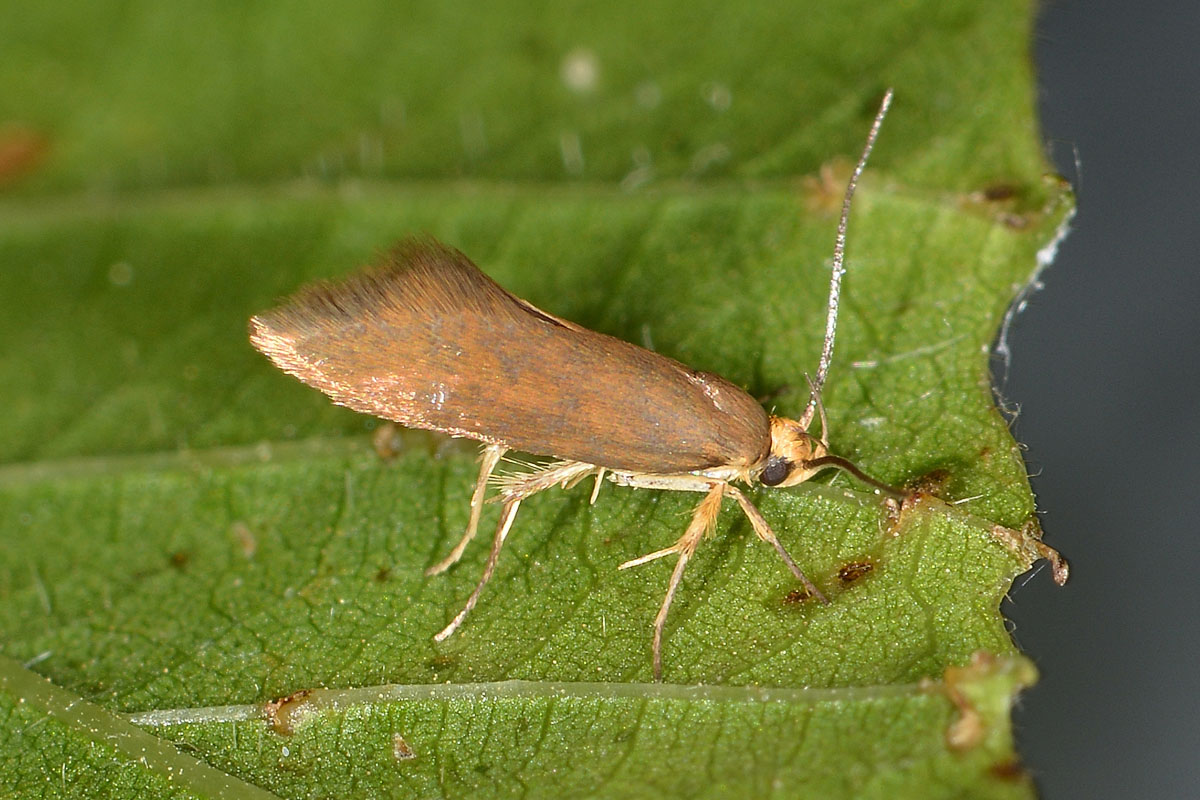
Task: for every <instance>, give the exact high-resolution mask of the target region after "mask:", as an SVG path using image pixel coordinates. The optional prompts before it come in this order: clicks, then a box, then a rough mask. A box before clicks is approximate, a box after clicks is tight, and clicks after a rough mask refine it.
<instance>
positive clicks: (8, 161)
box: [0, 123, 50, 187]
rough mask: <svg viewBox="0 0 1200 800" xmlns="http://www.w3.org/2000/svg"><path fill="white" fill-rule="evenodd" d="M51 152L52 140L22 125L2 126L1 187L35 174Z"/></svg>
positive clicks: (0, 146) (0, 131) (0, 150)
mask: <svg viewBox="0 0 1200 800" xmlns="http://www.w3.org/2000/svg"><path fill="white" fill-rule="evenodd" d="M49 151H50V140H49V139H47V138H46V137H45V136H44V135H42V134H41V133H39V132H38V131H36V130H34V129H33V128H31V127H29V126H27V125H23V124H20V123H7V124H4V125H0V187H3V186H7V185H8V184H11V183H15V182H16V181H18V180H19V179H20V178H22V177H24V176H25V175H28V174H29V173H30V172H33V171H34V170H35V169H36V168H37V167H38V166H40V165H41V163H42V161H44V160H45V158H46V154H47V153H49Z"/></svg>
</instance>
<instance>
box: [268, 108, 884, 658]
mask: <svg viewBox="0 0 1200 800" xmlns="http://www.w3.org/2000/svg"><path fill="white" fill-rule="evenodd" d="M891 99H892V92H891V91H890V90H889V91H888V92H887V94H886V95H885V97H884V99H883V103H882V105H881V106H880V109H879V112H878V113H877V115H876V117H875V121H874V123H873V125H872V126H871V130H870V133H869V135H868V137H867V143H866V146H865V147H864V148H863V152H862V155H861V156H860V158H859V160H858V163H857V165H856V167H855V169H854V172H853V173H852V175H851V177H850V180H849V182H848V184H847V187H846V193H845V197H844V199H843V203H842V213H841V218H840V220H839V223H838V231H837V238H836V242H835V246H834V256H833V268H832V278H831V281H830V296H829V306H828V317H827V321H826V334H825V341H824V346H823V348H822V353H821V360H820V363H819V366H818V369H817V372H816V375H815V377H813V378H812V379H811V380H810V388H811V395H810V400H809V403H808V406H807V407H806V408H805V410H804V413H803V414H802V415H801V416H800V418H799V419H794V420H793V419H787V418H784V417H778V416H774V415H771V414H768V413H767V412H766V411H765V410H764V409H763V408H762V406H761V405H759V403H758V402H757V401H756V400H755V399H754V398H753V397H751V396H750V395H749V394H747V392H746V391H745V390H743V389H742V388H740V387H738V386H736V385H734V384H733V383H731V382H729V381H727V380H725V379H724V378H722V377H720V376H719V375H714V374H712V373H708V372H700V371H698V370H694V369H692V368H690V367H688V366H686V365H684V364H681V363H680V362H678V361H676V360H674V359H671V358H668V357H667V356H664V355H660V354H658V353H654V352H651V351H649V350H646V349H643V348H641V347H638V346H637V345H633V344H630V343H628V342H625V341H622V340H621V339H617V338H615V337H612V336H608V335H605V334H603V333H597V332H595V331H591V330H588V329H587V328H584V327H581V326H579V325H576V324H575V323H573V322H569V321H567V320H565V319H561V318H559V317H556V316H554V315H553V314H549V313H547V312H545V311H542V310H541V309H539V308H536V307H534V306H533V305H532V304H530V303H528V302H526V301H525V300H522V299H521V298H519V297H516V296H514V295H512V294H510V293H509V292H507V291H506V290H505V289H503V288H501V287H500V286H499V285H498V284H497V283H495V282H494V281H493V280H492V279H491V278H489V277H488V276H487V275H485V274H484V273H483V272H481V271H480V270H479V269H478V268H477V267H476V266H475V265H474V264H472V263H471V261H470V260H469V259H468V258H467V257H466V256H465V255H463V254H462V253H460V252H458V251H457V250H454V249H452V248H450V247H446V246H445V245H443V244H441V243H439V242H437V241H435V240H433V239H431V238H414V239H409V240H406V241H403V242H401V243H400V244H399V245H398V246H397V247H396V248H395V249H394V250H393V251H392V253H391V254H390V256H389V257H388V258H387V259H386V260H385V261H384V263H383V264H381V265H379V266H377V267H375V268H373V269H368V270H367V271H365V272H361V273H359V274H357V275H354V276H351V277H350V278H348V279H346V280H343V281H341V282H339V283H319V284H316V285H313V286H310V287H308V288H306V289H303V290H301V291H300V292H299V293H298V294H296V295H295V296H293V297H292V298H291V299H289V300H288V301H286V302H285V303H284V304H283V305H281V306H280V307H278V308H276V309H274V310H271V311H267V312H265V313H263V314H259V315H257V316H255V317H253V318H252V319H251V320H250V341H251V343H252V344H253V345H254V347H255V348H257V349H258V350H259V351H261V352H262V353H263V354H265V355H266V356H267V357H268V358H269V359H270V360H271V361H272V362H274V364H275V365H276V366H277V367H279V368H280V369H282V370H283V371H284V372H287V373H288V374H290V375H293V376H295V377H297V378H299V379H300V380H301V381H303V382H304V383H306V384H308V385H310V386H312V387H315V388H316V389H319V390H320V391H322V392H324V393H325V394H326V395H328V396H329V397H330V398H331V399H332V400H333V401H334V402H335V403H337V404H339V405H343V406H347V407H349V408H352V409H354V410H355V411H361V412H363V413H367V414H373V415H375V416H377V417H382V418H384V419H388V420H392V421H394V422H397V423H399V424H401V425H404V426H407V427H413V428H425V429H428V430H434V431H440V432H442V433H445V434H449V435H450V436H455V437H466V438H469V439H474V440H476V441H479V442H481V443H482V444H483V452H482V457H481V459H480V460H481V466H480V470H479V477H478V479H477V480H476V482H475V488H474V491H473V493H472V495H471V503H470V518H469V521H468V523H467V527H466V531H465V532H464V533H463V536H462V538H461V539H460V541H459V542H458V544H457V545H456V546H455V547H454V548H453V550H451V551H450V553H449V554H448V555H447V556H446V557H445V558H444V559H442V560H441V561H439V562H438V563H437V564H434V565H433V566H431V567H430V568H429V569H428V570H427V571H426V574H429V575H436V574H438V573H441V572H444V571H445V570H447V569H449V568H450V567H451V566H453V565H454V564H455V563H456V562H457V561H458V560H459V559H460V558H461V557H462V554H463V552H464V551H465V550H466V548H467V546H468V544H469V543H470V542H471V540H472V539H473V538H474V536H475V533H476V530H477V529H478V527H479V519H480V513H481V510H482V507H483V504H484V500H485V496H486V493H487V488H488V485H489V482H496V483H498V486H499V488H498V495H497V497H496V500H498V501H499V502H500V503H501V510H500V519H499V522H498V523H497V525H496V531H495V534H494V535H493V537H492V546H491V552H490V553H489V555H488V559H487V563H486V565H485V566H484V569H483V575H482V577H481V578H480V579H479V582H478V584H477V585H476V587H475V589H474V591H473V592H472V593H471V595H470V597H469V598H468V599H467V601H466V604H465V605H464V606H463V608H462V610H461V611H459V612H458V614H457V615H456V616H455V617H454V618H453V619H452V620H451V621H450V623H449V624H448V625H446V627H445V628H444V629H442V631H441V632H439V633H438V634H437V635H436V636H435V637H434V638H435V639H436V640H437V641H442V640H444V639H446V638H447V637H449V636H451V635H452V634H453V633H454V632H455V631H456V630H457V629H458V628H459V626H460V625H461V624H462V623H463V620H464V619H466V617H467V615H468V614H469V613H470V612H471V609H473V608H474V607H475V604H476V603H477V602H478V600H479V597H480V595H481V594H482V592H483V590H484V587H485V586H486V585H487V582H488V580H489V579H490V578H491V576H492V573H493V572H494V570H495V568H496V562H497V559H498V558H499V555H500V550H501V548H502V546H503V544H504V540H505V539H506V538H507V536H508V534H509V530H510V529H511V528H512V524H513V520H514V519H515V517H516V515H517V510H518V508H519V507H520V505H521V502H522V501H523V500H525V499H526V498H527V497H530V496H531V495H534V494H537V493H538V492H541V491H543V490H545V489H549V488H552V487H554V486H562V487H564V488H567V487H570V486H573V485H575V484H576V483H578V482H580V481H582V480H584V479H587V478H593V479H594V480H595V484H594V487H593V489H592V495H591V502H593V503H594V502H595V501H596V497H597V494H598V492H599V490H600V486H601V485H602V481H603V480H604V479H608V480H609V481H611V482H612V483H615V484H617V485H618V486H630V487H634V488H642V489H664V490H669V491H682V492H696V493H699V494H702V495H703V499H702V500H701V501H700V503H699V505H698V506H697V507H696V509H695V511H694V513H693V514H692V519H691V522H690V524H689V525H688V526H687V529H686V530H685V531H684V533H683V535H682V536H680V537H679V539H678V541H676V542H675V543H674V544H672V545H670V546H669V547H665V548H663V549H661V550H657V551H655V552H653V553H649V554H647V555H644V556H641V557H640V558H635V559H632V560H630V561H626V562H625V563H624V564H622V565H621V567H620V568H621V569H626V568H628V567H634V566H637V565H640V564H645V563H647V562H650V561H654V560H656V559H659V558H663V557H667V556H674V557H675V558H676V561H675V569H674V571H673V572H672V573H671V578H670V581H669V582H668V584H667V591H666V595H665V597H664V598H663V602H662V605H661V607H660V608H659V611H658V614H657V616H656V617H655V619H654V639H653V648H652V649H653V671H654V678H655V680H661V678H662V637H663V628H664V626H665V624H666V620H667V614H668V612H669V610H670V608H671V602H672V600H673V599H674V597H675V592H676V590H677V589H678V588H679V584H680V581H681V580H682V578H683V573H684V569H685V567H686V566H687V563H688V560H689V559H690V558H691V557H692V554H693V553H694V552H695V550H696V547H697V546H698V545H699V543H700V541H701V540H702V539H703V538H704V537H705V535H706V534H708V533H709V532H711V531H712V529H713V528H714V526H715V524H716V520H717V517H718V515H719V514H720V511H721V506H722V503H723V501H724V500H725V498H730V499H732V500H733V501H735V502H736V503H737V504H738V506H740V507H741V509H742V511H743V512H744V513H745V515H746V517H747V518H748V519H749V521H750V524H751V526H752V528H753V530H754V532H755V534H756V535H757V536H758V538H760V539H762V540H763V541H764V542H766V543H767V544H769V545H771V547H773V548H774V549H775V551H776V552H777V553H778V554H779V556H780V558H781V559H782V560H783V562H784V564H786V565H787V568H788V569H789V570H790V571H791V573H792V575H794V576H795V578H796V580H798V581H800V583H801V584H802V585H803V586H804V588H805V590H806V591H807V593H808V594H809V595H810V596H812V597H815V598H817V599H819V600H820V601H822V602H828V601H827V600H826V599H825V597H824V596H823V595H822V594H821V592H820V590H819V589H818V588H817V587H816V586H815V585H814V584H813V583H812V582H811V581H810V580H809V579H808V578H807V577H806V576H805V575H804V573H803V572H802V571H801V569H800V567H799V566H797V564H796V562H795V560H794V559H793V558H792V557H791V555H790V554H789V553H788V551H787V549H785V548H784V546H783V544H782V543H781V542H780V541H779V538H778V537H777V536H776V535H775V532H774V531H773V530H772V529H771V526H770V524H769V523H768V522H767V520H766V518H764V517H763V515H762V514H761V513H760V512H759V510H758V509H757V508H756V507H755V506H754V504H753V503H751V502H750V499H749V498H748V497H747V496H746V494H745V492H744V491H743V490H742V489H740V488H738V487H737V486H736V485H735V484H737V483H741V484H745V485H747V486H754V485H756V484H761V485H763V486H773V487H787V486H795V485H797V484H799V483H803V482H804V481H807V480H809V479H810V478H812V477H813V476H814V475H816V474H817V473H819V472H822V471H824V470H827V469H831V468H836V469H841V470H844V471H846V472H849V473H850V474H851V475H853V476H854V477H855V478H857V479H858V480H860V481H862V482H863V483H865V484H867V485H869V486H871V487H872V488H873V489H874V490H876V491H880V492H885V493H888V494H891V495H895V496H900V493H899V492H897V491H896V490H895V489H892V488H891V487H889V486H887V485H885V484H883V483H880V482H879V481H876V480H874V479H872V478H871V477H869V476H867V475H866V474H864V473H863V472H862V471H861V470H860V469H859V468H858V467H857V466H855V465H854V464H853V463H851V462H850V461H848V460H846V459H844V458H841V457H839V456H837V455H833V454H832V453H830V451H829V442H828V439H827V436H828V425H827V423H826V420H825V413H824V409H823V407H822V405H821V401H820V395H821V388H822V386H823V384H824V381H825V377H826V373H827V372H828V369H829V365H830V362H831V361H832V358H833V343H834V334H835V331H836V324H837V311H838V299H839V294H840V286H841V278H842V275H843V273H844V266H843V262H844V258H845V246H846V227H847V223H848V220H849V215H850V204H851V199H852V198H853V196H854V190H855V187H856V186H857V184H858V180H859V177H860V176H861V175H862V172H863V169H864V168H865V167H866V162H867V158H868V156H869V155H870V152H871V149H872V148H873V147H874V143H875V139H876V136H877V135H878V132H879V128H880V125H881V124H882V122H883V118H884V116H885V114H886V113H887V109H888V106H889V105H890V103H891ZM818 415H819V417H820V424H821V431H820V435H817V434H816V433H814V432H813V431H812V430H810V428H811V426H812V424H813V422H814V418H815V417H817V416H818ZM509 450H516V451H521V452H525V453H531V454H535V455H539V456H548V457H551V458H553V459H555V460H553V461H550V462H549V463H546V464H544V465H542V466H539V467H536V468H533V469H531V470H530V471H527V472H523V473H519V474H516V475H506V476H503V477H501V478H499V479H498V480H495V481H493V479H492V474H493V472H494V471H495V469H496V467H497V465H498V464H499V463H500V461H501V459H502V458H503V456H504V454H505V453H507V452H508V451H509Z"/></svg>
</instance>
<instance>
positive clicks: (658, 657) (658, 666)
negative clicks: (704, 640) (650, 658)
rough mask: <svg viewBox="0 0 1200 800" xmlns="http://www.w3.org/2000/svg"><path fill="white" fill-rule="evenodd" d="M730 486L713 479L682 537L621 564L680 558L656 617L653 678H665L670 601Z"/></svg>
mask: <svg viewBox="0 0 1200 800" xmlns="http://www.w3.org/2000/svg"><path fill="white" fill-rule="evenodd" d="M729 488H732V487H729V486H728V485H727V484H725V483H714V484H712V487H711V488H710V489H709V490H708V494H707V495H705V496H704V499H703V500H701V501H700V505H698V506H696V510H695V512H693V514H692V521H691V523H689V524H688V527H687V530H686V531H684V534H683V536H681V537H679V541H677V542H675V544H673V545H671V546H670V547H668V548H666V549H665V550H659V551H657V552H654V553H650V554H649V555H646V556H642V557H641V558H635V559H633V560H632V561H626V562H625V563H624V564H622V565H621V566H620V569H626V568H627V567H633V566H637V565H638V564H645V563H646V562H647V561H653V560H654V559H656V558H661V557H662V556H665V555H670V554H671V553H678V554H679V560H678V561H676V562H675V569H674V571H673V572H672V573H671V580H670V582H669V583H668V584H667V594H666V596H665V597H663V602H662V607H661V608H659V610H658V615H657V616H656V617H655V618H654V680H656V681H661V680H662V636H663V628H664V627H666V624H667V614H668V613H669V612H670V610H671V602H672V601H673V600H674V599H675V591H676V590H677V589H678V588H679V583H680V581H682V580H683V570H684V569H685V568H686V567H687V562H688V560H689V559H690V558H691V557H692V553H694V552H696V546H697V545H698V544H700V540H701V539H703V538H704V536H705V534H707V533H709V532H710V531H712V528H713V526H714V525H715V524H716V522H717V516H718V515H720V513H721V500H722V498H723V497H724V494H725V491H726V490H727V489H729Z"/></svg>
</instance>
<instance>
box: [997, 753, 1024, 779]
mask: <svg viewBox="0 0 1200 800" xmlns="http://www.w3.org/2000/svg"><path fill="white" fill-rule="evenodd" d="M988 774H989V775H991V776H992V777H993V778H995V779H996V780H1000V781H1009V782H1016V781H1020V780H1023V779H1025V778H1026V777H1028V773H1027V772H1025V767H1023V766H1021V762H1020V761H1017V760H1016V759H1015V758H1010V759H1008V760H1007V761H997V762H996V763H995V764H992V765H991V766H990V767H988Z"/></svg>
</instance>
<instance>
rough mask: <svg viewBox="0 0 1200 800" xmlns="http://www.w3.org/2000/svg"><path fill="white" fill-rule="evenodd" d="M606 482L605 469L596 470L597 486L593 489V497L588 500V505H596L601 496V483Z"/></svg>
mask: <svg viewBox="0 0 1200 800" xmlns="http://www.w3.org/2000/svg"><path fill="white" fill-rule="evenodd" d="M602 480H604V467H600V468H599V469H597V470H596V485H595V486H593V487H592V497H591V499H590V500H588V505H590V506H594V505H596V498H597V497H599V496H600V481H602Z"/></svg>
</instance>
